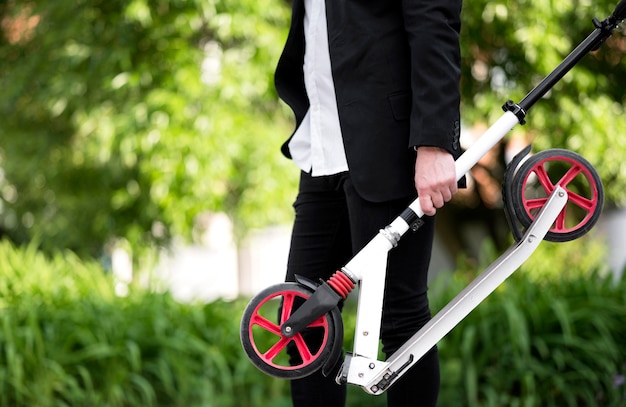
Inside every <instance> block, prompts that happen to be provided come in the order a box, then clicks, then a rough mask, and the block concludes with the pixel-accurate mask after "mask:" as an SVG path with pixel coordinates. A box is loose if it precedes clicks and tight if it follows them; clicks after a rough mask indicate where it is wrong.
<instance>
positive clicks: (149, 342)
mask: <svg viewBox="0 0 626 407" xmlns="http://www.w3.org/2000/svg"><path fill="white" fill-rule="evenodd" d="M244 305H245V304H244V303H243V301H238V302H225V301H217V302H215V303H213V304H180V303H177V302H176V301H174V300H173V299H172V298H171V296H169V295H168V294H158V293H149V292H145V291H143V290H140V289H134V290H131V293H130V294H129V295H128V296H127V297H123V298H122V297H118V296H116V295H115V292H114V282H113V280H112V278H111V277H110V276H107V275H105V274H104V273H103V270H102V269H101V267H100V266H99V265H98V264H97V263H84V262H81V261H79V260H78V259H77V258H76V257H75V256H73V255H72V254H70V253H64V254H62V255H61V254H59V255H57V256H54V257H53V258H46V257H44V256H43V255H41V254H40V253H38V252H37V251H36V248H35V247H34V246H31V247H27V248H24V249H15V248H14V247H12V246H11V245H10V244H9V243H6V242H3V243H0V308H1V312H0V406H11V407H19V406H38V407H46V406H209V407H213V406H215V407H227V406H252V405H255V403H259V402H260V403H261V405H265V404H267V405H269V404H270V401H272V403H271V404H272V405H277V406H280V405H281V401H280V400H281V397H283V398H284V395H285V394H286V387H285V383H282V382H277V381H274V380H271V379H270V378H268V377H266V376H264V375H263V374H262V373H260V372H258V371H257V370H256V369H255V368H254V367H253V366H252V365H251V364H250V363H249V362H248V361H247V359H245V357H244V356H243V352H242V351H241V348H240V345H239V328H238V324H237V321H238V319H239V316H240V315H241V311H242V310H243V307H244ZM252 400H254V401H255V402H254V403H253V401H252ZM274 401H276V403H275V402H274ZM282 405H285V403H282Z"/></svg>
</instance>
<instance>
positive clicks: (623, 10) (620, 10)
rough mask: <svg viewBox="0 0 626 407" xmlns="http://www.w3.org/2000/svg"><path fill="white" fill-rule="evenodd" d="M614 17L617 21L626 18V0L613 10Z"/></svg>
mask: <svg viewBox="0 0 626 407" xmlns="http://www.w3.org/2000/svg"><path fill="white" fill-rule="evenodd" d="M613 18H615V19H616V20H617V21H622V20H623V19H625V18H626V0H621V1H620V2H619V4H618V5H617V6H616V7H615V11H613Z"/></svg>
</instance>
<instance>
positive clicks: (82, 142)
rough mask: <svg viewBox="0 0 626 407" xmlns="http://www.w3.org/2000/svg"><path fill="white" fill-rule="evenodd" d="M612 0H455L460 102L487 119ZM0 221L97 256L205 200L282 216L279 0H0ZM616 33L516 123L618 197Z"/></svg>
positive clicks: (620, 68) (184, 230)
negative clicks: (459, 8)
mask: <svg viewBox="0 0 626 407" xmlns="http://www.w3.org/2000/svg"><path fill="white" fill-rule="evenodd" d="M614 3H615V1H614V0H602V1H597V2H590V1H578V2H563V1H557V2H555V1H552V0H539V1H532V2H531V1H528V0H516V1H491V0H479V1H474V2H465V4H464V9H463V22H464V23H463V31H462V38H461V42H462V47H463V50H462V51H463V61H462V62H463V78H462V96H463V106H462V114H463V117H464V121H465V123H466V124H467V125H470V124H471V123H475V122H481V121H483V122H487V123H490V122H492V121H493V120H494V119H495V117H496V116H498V115H500V113H501V112H500V109H499V106H501V105H502V103H503V102H504V101H505V100H506V99H509V98H512V99H514V100H520V99H521V98H522V97H523V95H524V94H525V93H526V92H527V91H529V90H530V89H531V88H532V86H534V85H535V84H536V83H537V82H538V80H539V79H540V78H541V77H543V76H544V75H546V74H547V73H548V72H549V71H550V70H552V69H553V68H554V67H555V66H556V65H557V64H558V62H559V61H560V60H561V59H562V58H563V57H564V56H565V55H566V54H567V53H568V52H569V51H570V50H571V48H572V47H573V46H574V45H575V44H577V43H578V42H579V41H580V40H582V39H583V38H584V36H586V35H587V34H588V33H589V32H590V31H591V29H592V28H593V26H592V24H591V17H593V16H598V17H600V18H603V17H605V16H607V15H608V14H609V13H610V12H611V11H612V9H613V7H614V5H615V4H614ZM0 19H1V20H2V25H1V26H2V33H1V34H2V35H0V58H2V60H3V61H4V64H2V66H1V67H0V86H1V87H2V89H3V94H2V98H1V99H0V146H2V147H1V148H0V166H1V167H2V169H3V172H2V176H0V202H1V203H2V207H1V208H0V230H1V231H2V232H3V233H4V234H6V235H8V236H9V237H10V238H11V239H12V240H14V241H18V242H23V241H28V240H30V239H32V238H33V237H39V238H40V241H41V247H42V248H44V249H47V250H50V251H52V250H54V249H55V248H62V249H65V248H70V249H72V250H74V251H76V252H77V253H79V254H80V255H85V254H88V255H96V256H97V255H99V254H100V252H101V250H102V247H103V246H104V245H105V244H106V243H107V242H108V241H109V240H110V239H115V238H122V239H125V240H127V241H128V242H129V243H130V245H131V246H132V247H133V248H134V249H138V248H145V247H151V245H152V244H155V243H156V244H160V243H165V242H167V241H168V240H169V238H170V237H171V236H174V235H176V236H178V235H182V236H187V237H190V236H191V235H192V233H191V231H192V228H193V223H194V219H195V217H196V215H197V214H199V213H201V212H204V211H227V212H228V213H229V214H230V215H231V216H232V217H233V219H235V221H236V223H237V226H238V231H239V232H240V233H241V232H243V231H245V229H247V228H253V227H262V226H264V225H267V224H269V223H276V222H282V221H285V220H287V219H289V218H290V216H291V212H290V209H289V208H290V205H289V203H290V201H291V199H292V194H293V192H294V186H295V183H296V177H297V170H296V169H295V168H294V167H293V165H292V164H291V163H290V162H288V161H287V160H285V159H283V158H282V157H281V156H280V154H279V152H278V148H279V146H280V144H281V142H282V141H283V140H284V139H285V137H286V136H287V135H288V134H289V132H290V130H291V129H292V122H291V115H290V113H289V112H288V111H287V109H286V108H285V106H283V105H281V104H280V103H279V101H278V98H277V96H276V94H275V91H274V87H273V84H272V77H273V70H274V67H275V65H276V62H277V60H278V57H279V52H280V51H281V47H282V44H283V43H284V40H285V36H286V29H287V24H288V20H289V2H284V1H277V0H260V1H251V0H246V1H234V0H208V1H206V0H177V1H169V0H132V1H122V0H112V1H106V2H105V1H102V0H79V1H74V2H73V3H72V4H71V5H67V4H66V3H64V2H60V1H56V0H28V1H17V0H7V1H4V2H1V3H0ZM623 43H624V40H623V35H622V33H616V35H614V36H613V37H612V38H611V39H609V41H607V43H606V44H605V46H603V47H602V49H601V50H600V51H598V52H596V53H594V54H593V55H590V56H587V57H586V58H585V59H584V60H583V61H582V62H581V64H580V65H579V66H577V67H575V69H574V70H573V71H572V72H571V73H570V74H568V75H567V76H566V77H565V78H564V79H563V81H561V82H560V83H559V84H558V86H557V87H556V89H555V91H554V92H552V93H551V94H550V95H548V97H546V98H545V99H544V100H542V101H540V102H539V103H538V104H537V106H536V107H534V108H533V110H532V112H531V114H530V115H529V118H528V121H529V124H528V125H527V126H526V127H524V128H518V129H516V132H517V133H518V134H523V135H524V137H526V138H527V139H529V140H531V141H534V142H535V144H536V146H535V148H536V149H537V150H540V149H545V148H549V147H564V148H569V149H572V150H575V151H578V152H580V153H582V154H583V155H584V156H585V157H586V158H588V159H589V160H590V161H591V163H593V164H594V165H595V166H597V168H598V170H599V172H600V174H601V176H602V179H603V181H604V183H605V185H606V187H607V196H608V198H609V200H610V201H611V202H613V203H617V204H622V203H624V202H625V200H626V193H625V192H624V191H626V188H625V187H626V185H625V184H626V164H624V160H622V155H623V152H624V151H625V150H626V144H625V143H626V141H625V140H626V138H624V137H621V133H622V129H623V128H625V127H626V123H625V122H624V121H625V120H626V116H625V115H624V114H622V113H623V102H624V96H623V92H622V91H621V90H622V89H624V88H625V87H626V83H624V81H625V80H626V79H624V78H626V75H624V63H623V62H622V61H621V54H622V52H623V51H622V50H623V49H624V45H623Z"/></svg>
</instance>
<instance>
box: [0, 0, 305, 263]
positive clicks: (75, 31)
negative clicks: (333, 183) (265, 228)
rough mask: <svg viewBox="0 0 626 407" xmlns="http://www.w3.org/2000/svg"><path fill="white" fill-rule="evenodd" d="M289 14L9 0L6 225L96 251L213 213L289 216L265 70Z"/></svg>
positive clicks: (1, 124)
mask: <svg viewBox="0 0 626 407" xmlns="http://www.w3.org/2000/svg"><path fill="white" fill-rule="evenodd" d="M287 16H288V11H287V8H286V7H284V6H282V7H277V6H276V5H274V4H273V2H272V1H270V0H265V1H256V2H252V1H247V2H241V1H239V2H234V1H228V0H214V1H204V0H203V1H200V0H181V1H174V2H172V1H169V0H134V1H130V2H128V1H121V0H117V1H106V2H103V1H100V0H81V1H77V2H74V3H73V4H72V5H71V6H68V5H67V4H64V3H62V2H58V1H50V0H33V1H28V2H15V1H9V2H5V3H4V5H3V6H1V7H0V18H2V19H3V22H4V23H3V27H5V36H4V37H2V38H1V39H0V57H1V58H2V60H3V61H5V64H3V66H2V68H0V85H1V86H2V88H3V97H2V99H0V112H1V114H0V145H2V148H1V149H0V165H1V166H2V168H3V177H2V178H1V179H0V182H1V189H2V194H1V196H2V203H3V207H2V211H1V212H0V224H1V225H2V227H3V228H4V230H5V233H7V234H8V235H9V236H11V238H12V239H13V240H16V241H24V240H28V239H29V238H32V237H33V236H42V239H41V241H42V248H44V249H53V248H62V249H63V248H71V249H73V250H75V251H77V252H79V253H80V254H91V255H98V254H99V252H100V250H101V249H102V247H103V245H104V243H106V242H107V241H108V240H109V239H111V238H124V239H126V240H128V241H129V242H130V244H131V245H132V246H133V247H135V248H137V247H142V246H143V247H145V246H146V245H149V244H150V243H152V242H154V243H163V242H167V241H168V239H169V237H170V236H171V235H182V236H190V235H191V233H190V232H191V229H192V227H193V221H194V218H195V217H196V215H197V214H199V213H201V212H204V211H227V212H228V213H229V214H231V216H232V217H233V218H234V219H235V220H236V221H237V223H238V226H239V227H242V225H246V227H258V226H261V225H264V224H267V223H269V222H279V221H282V220H284V219H285V212H284V211H282V210H277V209H275V208H276V207H281V206H282V207H285V206H288V202H287V196H289V195H290V194H291V191H292V188H293V185H294V182H295V176H296V171H292V172H290V173H292V174H293V176H292V177H288V176H284V175H283V173H284V172H285V170H284V167H285V166H287V165H289V163H288V162H287V160H280V159H278V156H279V153H278V148H279V146H280V143H281V142H282V140H283V138H284V137H285V135H286V134H287V133H288V131H289V130H290V124H288V121H287V119H286V114H285V113H286V112H285V111H284V109H283V108H281V107H280V106H279V105H278V100H277V97H276V95H275V93H274V91H273V87H272V78H273V76H272V73H273V67H274V65H275V62H276V61H277V60H278V52H279V49H278V48H277V47H276V46H275V45H274V44H277V43H280V42H281V41H283V37H284V34H285V28H286V21H287ZM27 21H32V22H33V24H32V27H31V28H29V29H25V28H24V24H25V23H24V22H27ZM12 26H15V27H16V28H15V29H16V30H20V29H21V30H22V31H20V32H21V37H19V38H12V37H10V36H9V32H10V27H12ZM290 198H291V197H289V199H290ZM277 202H280V203H283V205H277Z"/></svg>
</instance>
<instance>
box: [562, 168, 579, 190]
mask: <svg viewBox="0 0 626 407" xmlns="http://www.w3.org/2000/svg"><path fill="white" fill-rule="evenodd" d="M582 170H583V169H582V167H581V166H580V165H574V166H573V167H572V168H570V169H569V170H567V172H566V173H565V175H563V176H562V177H561V179H560V180H559V182H558V184H559V185H560V186H562V187H563V188H565V187H566V186H567V185H569V183H570V182H572V181H573V180H574V179H575V178H576V177H577V176H578V174H580V173H581V172H582Z"/></svg>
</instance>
